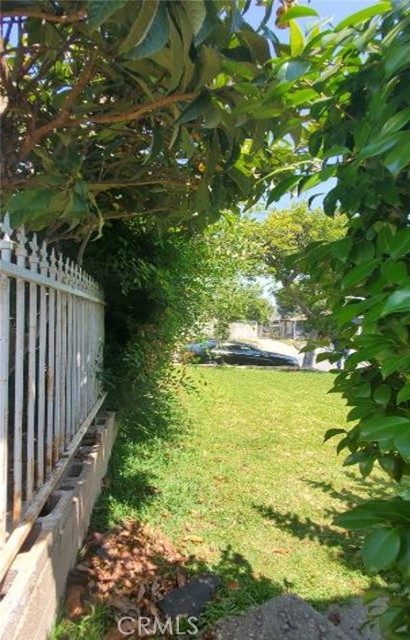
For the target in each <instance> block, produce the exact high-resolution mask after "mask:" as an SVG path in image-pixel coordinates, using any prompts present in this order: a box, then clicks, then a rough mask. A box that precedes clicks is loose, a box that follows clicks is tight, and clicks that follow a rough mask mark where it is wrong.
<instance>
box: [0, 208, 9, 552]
mask: <svg viewBox="0 0 410 640" xmlns="http://www.w3.org/2000/svg"><path fill="white" fill-rule="evenodd" d="M1 230H2V232H3V238H2V240H0V257H1V259H2V260H4V261H5V262H10V260H11V246H12V243H11V239H10V238H11V234H12V229H11V227H10V219H9V216H8V215H6V216H5V218H4V222H3V223H2V225H1ZM9 351H10V282H9V279H8V277H7V276H3V275H1V274H0V547H1V546H2V545H3V544H4V542H5V540H6V528H7V469H8V466H7V463H8V459H7V458H8V456H7V432H8V418H9V410H8V403H9V383H8V378H9Z"/></svg>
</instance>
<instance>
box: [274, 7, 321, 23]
mask: <svg viewBox="0 0 410 640" xmlns="http://www.w3.org/2000/svg"><path fill="white" fill-rule="evenodd" d="M318 15H319V14H318V12H317V11H316V10H315V9H313V8H312V7H291V8H290V9H289V10H288V11H286V12H285V13H284V14H283V15H282V16H281V18H280V20H279V21H278V24H279V25H282V24H286V23H287V22H289V20H294V19H295V18H310V17H312V16H318Z"/></svg>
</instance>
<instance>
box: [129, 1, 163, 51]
mask: <svg viewBox="0 0 410 640" xmlns="http://www.w3.org/2000/svg"><path fill="white" fill-rule="evenodd" d="M168 38H169V23H168V16H167V12H166V10H165V6H164V4H163V3H162V2H160V5H159V7H158V11H157V13H156V15H155V19H154V22H153V23H152V25H151V27H150V30H149V31H148V33H147V35H146V37H145V38H144V40H143V41H142V42H141V44H139V45H138V46H137V47H134V48H133V49H131V51H128V53H127V58H131V59H132V60H140V59H141V58H148V57H149V56H152V55H154V54H155V53H157V52H158V51H161V50H162V49H164V47H165V46H166V44H167V42H168ZM165 55H166V58H167V59H168V60H170V56H169V51H168V50H166V52H165Z"/></svg>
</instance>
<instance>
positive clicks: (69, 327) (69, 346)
mask: <svg viewBox="0 0 410 640" xmlns="http://www.w3.org/2000/svg"><path fill="white" fill-rule="evenodd" d="M65 273H66V275H65V278H66V284H71V277H70V261H69V260H68V259H67V260H66V263H65ZM72 308H73V297H72V295H71V294H68V295H67V371H66V385H65V386H66V388H65V391H66V401H65V405H66V423H67V427H66V438H65V443H66V446H68V445H69V444H70V439H71V436H72V398H71V366H72V349H73V324H72Z"/></svg>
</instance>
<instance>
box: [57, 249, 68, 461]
mask: <svg viewBox="0 0 410 640" xmlns="http://www.w3.org/2000/svg"><path fill="white" fill-rule="evenodd" d="M58 266H59V270H60V272H61V281H62V282H64V280H65V274H64V260H63V256H62V255H61V254H60V256H59V261H58ZM66 373H67V294H66V293H63V294H62V295H61V362H60V452H61V453H64V450H65V438H66Z"/></svg>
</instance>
